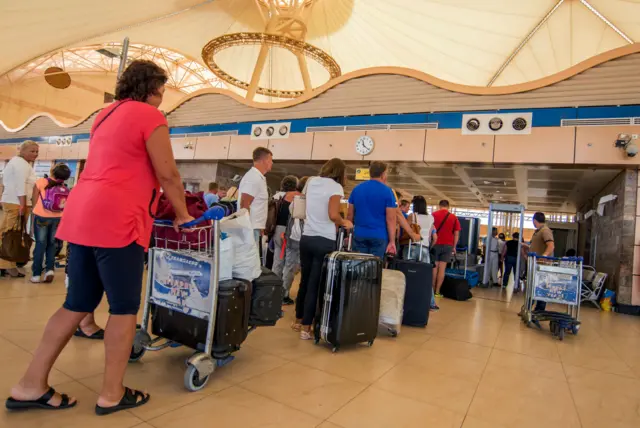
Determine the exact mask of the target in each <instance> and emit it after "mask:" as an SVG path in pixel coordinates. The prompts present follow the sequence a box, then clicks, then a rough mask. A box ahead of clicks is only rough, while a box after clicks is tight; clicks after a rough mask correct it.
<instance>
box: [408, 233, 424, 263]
mask: <svg viewBox="0 0 640 428" xmlns="http://www.w3.org/2000/svg"><path fill="white" fill-rule="evenodd" d="M423 245H424V244H423V243H422V239H421V240H420V254H418V261H419V262H421V261H422V247H423ZM412 246H413V241H412V240H411V239H409V250H408V252H407V258H408V259H411V247H412Z"/></svg>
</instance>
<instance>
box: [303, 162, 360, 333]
mask: <svg viewBox="0 0 640 428" xmlns="http://www.w3.org/2000/svg"><path fill="white" fill-rule="evenodd" d="M345 172H346V165H345V163H344V162H343V161H342V160H340V159H337V158H334V159H331V160H330V161H327V163H325V164H324V166H323V167H322V169H321V170H320V176H319V177H312V178H309V181H308V183H307V191H306V193H305V195H306V207H307V209H306V217H307V218H306V220H305V222H304V231H303V232H302V239H301V240H300V264H301V267H302V279H301V281H300V289H299V290H298V296H297V298H296V321H295V322H294V324H293V325H292V328H293V329H294V330H296V331H298V330H300V339H303V340H309V339H312V338H313V336H312V335H311V324H312V323H313V319H314V317H315V315H316V307H317V305H318V290H319V288H320V274H321V273H322V264H323V262H324V256H326V255H327V254H329V253H331V252H332V251H335V249H336V228H337V227H344V228H345V229H351V228H353V224H352V223H351V222H350V221H349V220H345V219H343V218H342V216H341V215H340V201H341V199H342V198H343V197H344V190H343V188H342V186H343V185H344V183H345V180H346V174H345Z"/></svg>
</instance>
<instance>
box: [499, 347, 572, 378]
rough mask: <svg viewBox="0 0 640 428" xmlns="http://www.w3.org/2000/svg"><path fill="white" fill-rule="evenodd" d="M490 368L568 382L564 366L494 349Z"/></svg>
mask: <svg viewBox="0 0 640 428" xmlns="http://www.w3.org/2000/svg"><path fill="white" fill-rule="evenodd" d="M488 367H492V368H497V369H500V368H508V369H514V370H519V371H522V372H524V373H530V374H531V375H532V376H543V377H547V378H550V379H556V380H562V381H564V380H566V378H565V375H564V370H563V369H562V364H561V363H559V362H556V361H550V360H546V359H543V358H535V357H531V356H529V355H523V354H518V353H514V352H508V351H503V350H501V349H494V350H493V352H492V354H491V358H490V359H489V365H488Z"/></svg>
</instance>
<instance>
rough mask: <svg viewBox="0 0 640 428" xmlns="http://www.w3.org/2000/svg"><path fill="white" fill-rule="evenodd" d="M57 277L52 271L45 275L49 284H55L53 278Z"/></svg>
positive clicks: (45, 280) (45, 279)
mask: <svg viewBox="0 0 640 428" xmlns="http://www.w3.org/2000/svg"><path fill="white" fill-rule="evenodd" d="M54 276H55V272H54V271H52V270H48V271H47V272H46V273H45V274H44V282H46V283H47V284H49V283H51V282H53V277H54Z"/></svg>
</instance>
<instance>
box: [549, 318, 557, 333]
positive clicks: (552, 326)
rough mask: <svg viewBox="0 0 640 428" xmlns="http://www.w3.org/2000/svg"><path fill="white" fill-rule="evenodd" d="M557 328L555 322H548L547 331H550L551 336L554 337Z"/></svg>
mask: <svg viewBox="0 0 640 428" xmlns="http://www.w3.org/2000/svg"><path fill="white" fill-rule="evenodd" d="M557 326H558V324H557V323H556V322H555V321H550V322H549V331H550V332H551V334H553V335H554V336H555V335H556V331H557Z"/></svg>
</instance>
